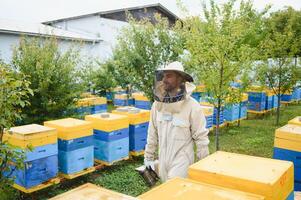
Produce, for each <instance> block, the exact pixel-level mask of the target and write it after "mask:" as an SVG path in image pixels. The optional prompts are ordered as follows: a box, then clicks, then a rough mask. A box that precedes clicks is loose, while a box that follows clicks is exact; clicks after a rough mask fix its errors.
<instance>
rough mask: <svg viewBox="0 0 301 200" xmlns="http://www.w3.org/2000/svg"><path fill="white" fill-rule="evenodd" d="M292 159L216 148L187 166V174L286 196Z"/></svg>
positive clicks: (271, 197) (275, 199) (274, 199)
mask: <svg viewBox="0 0 301 200" xmlns="http://www.w3.org/2000/svg"><path fill="white" fill-rule="evenodd" d="M293 173H294V166H293V163H291V162H287V161H280V160H274V159H269V158H261V157H254V156H247V155H241V154H235V153H227V152H222V151H218V152H216V153H214V154H212V155H210V156H208V157H206V158H204V159H202V160H200V161H199V162H197V163H195V164H193V165H191V166H190V167H189V169H188V176H189V178H191V179H193V180H196V181H200V182H205V183H208V184H213V185H218V186H222V187H227V188H232V189H237V190H241V191H244V192H250V193H255V194H259V195H262V196H264V197H265V198H266V199H268V200H280V199H281V200H283V199H287V198H288V197H289V195H291V193H292V192H293V185H294V182H293V179H294V174H293Z"/></svg>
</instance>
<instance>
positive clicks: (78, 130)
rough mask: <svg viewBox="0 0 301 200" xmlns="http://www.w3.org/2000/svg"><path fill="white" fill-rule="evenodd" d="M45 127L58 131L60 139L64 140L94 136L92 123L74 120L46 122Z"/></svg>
mask: <svg viewBox="0 0 301 200" xmlns="http://www.w3.org/2000/svg"><path fill="white" fill-rule="evenodd" d="M44 126H47V127H52V128H55V129H57V131H58V138H59V139H63V140H71V139H76V138H81V137H85V136H90V135H92V134H93V129H92V123H90V122H87V121H84V120H78V119H73V118H65V119H59V120H53V121H46V122H44Z"/></svg>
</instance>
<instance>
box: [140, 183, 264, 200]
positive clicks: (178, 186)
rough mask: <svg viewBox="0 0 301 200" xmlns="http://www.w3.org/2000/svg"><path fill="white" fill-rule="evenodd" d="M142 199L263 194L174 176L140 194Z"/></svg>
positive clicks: (244, 199) (243, 199) (246, 198)
mask: <svg viewBox="0 0 301 200" xmlns="http://www.w3.org/2000/svg"><path fill="white" fill-rule="evenodd" d="M138 198H139V199H140V200H153V199H164V200H186V199H187V200H199V199H204V200H217V199H218V200H259V199H265V198H264V197H263V196H260V195H255V194H251V193H246V192H241V191H237V190H232V189H228V188H224V187H219V186H215V185H209V184H206V183H200V182H197V181H193V180H189V179H183V178H174V179H171V180H169V181H167V182H165V183H163V184H161V185H160V186H158V187H156V188H154V189H152V190H150V191H148V192H146V193H144V194H142V195H140V196H139V197H138Z"/></svg>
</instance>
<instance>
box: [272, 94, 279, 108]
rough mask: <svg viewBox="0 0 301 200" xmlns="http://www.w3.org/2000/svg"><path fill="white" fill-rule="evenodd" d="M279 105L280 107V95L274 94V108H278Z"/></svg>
mask: <svg viewBox="0 0 301 200" xmlns="http://www.w3.org/2000/svg"><path fill="white" fill-rule="evenodd" d="M277 107H278V96H277V95H273V108H277Z"/></svg>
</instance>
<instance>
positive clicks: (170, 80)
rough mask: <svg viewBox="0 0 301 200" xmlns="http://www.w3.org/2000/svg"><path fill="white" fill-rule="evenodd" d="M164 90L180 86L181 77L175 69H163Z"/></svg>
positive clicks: (168, 90)
mask: <svg viewBox="0 0 301 200" xmlns="http://www.w3.org/2000/svg"><path fill="white" fill-rule="evenodd" d="M162 81H163V84H164V90H165V91H167V92H171V91H173V90H175V89H177V88H179V87H180V85H181V83H182V81H183V78H182V76H181V75H180V74H178V73H177V72H175V71H165V72H164V74H163V80H162Z"/></svg>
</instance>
